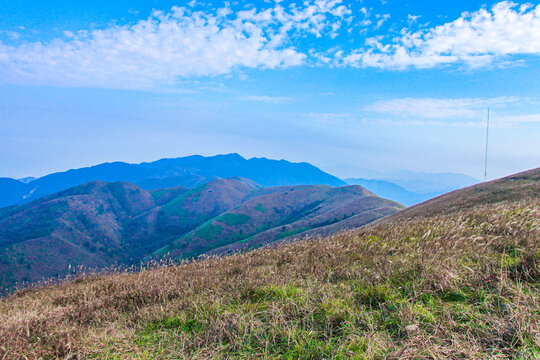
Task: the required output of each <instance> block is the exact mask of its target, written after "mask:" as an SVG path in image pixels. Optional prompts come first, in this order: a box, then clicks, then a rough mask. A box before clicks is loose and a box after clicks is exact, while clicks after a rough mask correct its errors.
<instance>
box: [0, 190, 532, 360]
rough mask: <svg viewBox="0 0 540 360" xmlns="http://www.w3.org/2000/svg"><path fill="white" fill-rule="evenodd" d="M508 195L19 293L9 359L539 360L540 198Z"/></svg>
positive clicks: (0, 304)
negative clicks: (308, 238)
mask: <svg viewBox="0 0 540 360" xmlns="http://www.w3.org/2000/svg"><path fill="white" fill-rule="evenodd" d="M508 181H510V180H508ZM508 181H503V182H500V183H499V184H496V186H499V187H500V186H503V187H505V186H506V185H508ZM524 186H526V184H525V183H524ZM492 190H495V188H492ZM473 193H474V192H473ZM462 194H468V193H467V192H465V193H462ZM497 194H498V193H496V194H495V195H494V196H495V197H491V198H489V197H488V198H487V199H486V198H482V199H480V198H479V199H470V200H469V201H465V200H464V201H465V202H466V203H467V204H468V205H467V206H464V207H463V208H459V207H452V208H451V209H441V211H439V212H434V211H431V210H430V211H429V212H423V213H420V214H417V215H414V216H406V217H398V216H396V217H395V218H393V219H390V220H388V221H384V222H380V223H378V224H375V225H372V226H369V227H365V228H362V229H358V230H355V231H349V232H345V233H341V234H339V235H334V236H332V237H328V238H321V239H313V240H311V241H303V242H294V243H291V244H287V245H283V246H280V247H277V248H264V249H259V250H256V251H253V252H250V253H246V254H241V255H235V256H230V257H226V258H216V259H208V260H205V261H201V262H197V263H189V264H182V265H179V266H174V267H158V268H156V269H145V270H142V271H140V272H135V273H116V274H110V275H107V276H90V275H88V276H84V277H80V278H78V279H75V280H74V281H71V282H67V283H64V284H61V285H56V286H47V287H41V288H34V289H28V290H24V291H20V292H18V293H17V294H15V295H13V296H10V297H8V298H5V299H3V300H1V301H0V344H2V345H0V358H1V357H2V356H3V357H5V358H24V357H26V358H39V357H44V358H56V357H61V358H64V357H68V356H70V355H71V356H73V357H72V358H109V359H120V358H122V359H124V358H135V359H181V358H198V359H200V358H253V359H256V358H271V359H298V358H304V359H322V358H335V359H344V358H358V359H388V358H394V359H397V358H400V359H420V358H423V359H443V358H444V359H446V358H452V359H465V358H474V359H486V358H491V359H536V358H539V357H540V312H539V310H538V309H539V308H540V259H539V254H538V249H539V248H540V221H539V219H540V198H539V195H540V194H539V193H538V192H529V191H524V192H520V194H521V195H519V196H517V195H515V194H516V193H515V192H507V193H506V194H507V197H506V198H505V197H504V196H502V195H501V196H499V195H497ZM454 195H456V194H454ZM435 203H436V202H434V203H433V204H435ZM473 203H474V205H473ZM260 209H261V210H262V207H261V208H260ZM430 209H433V208H430ZM224 221H227V220H224ZM229 221H230V222H232V223H238V222H242V221H241V219H239V218H231V219H229Z"/></svg>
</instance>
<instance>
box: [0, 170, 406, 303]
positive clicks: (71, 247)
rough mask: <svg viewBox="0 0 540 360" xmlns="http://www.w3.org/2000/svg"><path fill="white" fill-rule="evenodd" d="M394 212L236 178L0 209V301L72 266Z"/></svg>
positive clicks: (373, 202) (250, 241)
mask: <svg viewBox="0 0 540 360" xmlns="http://www.w3.org/2000/svg"><path fill="white" fill-rule="evenodd" d="M399 209H401V206H400V205H399V204H396V203H394V202H391V201H388V200H384V199H381V198H378V197H376V196H374V195H373V194H371V193H369V192H368V191H366V190H365V189H363V188H361V187H359V186H348V187H342V188H332V187H330V186H323V185H307V186H287V187H276V188H269V189H261V188H260V186H258V185H257V184H255V183H254V182H252V181H250V180H247V179H241V178H230V179H219V180H215V181H212V182H209V183H207V184H204V185H201V186H199V187H196V188H194V189H191V190H188V189H185V188H181V187H177V188H171V189H161V190H143V189H141V188H140V187H138V186H136V185H134V184H131V183H105V182H92V183H87V184H84V185H80V186H77V187H74V188H71V189H68V190H64V191H61V192H59V193H56V194H53V195H49V196H46V197H44V198H41V199H39V200H36V201H34V202H31V203H29V204H24V205H18V206H13V207H8V208H4V209H0V293H1V292H2V291H6V290H7V289H9V288H10V287H13V286H14V285H15V284H16V283H20V282H37V281H40V280H43V279H47V278H51V277H63V276H66V275H68V274H73V273H74V272H76V271H79V269H80V267H84V268H105V267H111V266H114V267H117V266H131V265H133V264H138V263H140V262H141V261H147V260H151V259H157V260H160V259H161V258H162V257H164V256H167V257H168V258H174V259H182V258H192V257H197V256H199V255H201V254H204V253H206V252H208V251H214V252H218V253H224V252H229V251H236V250H240V249H247V248H252V247H255V246H260V245H264V244H267V243H269V242H272V241H276V240H281V239H283V238H285V237H287V236H291V235H297V234H299V233H301V232H302V231H306V230H316V229H318V228H320V227H322V226H325V225H328V224H331V223H337V222H342V221H344V220H347V219H349V218H351V217H354V216H356V215H359V214H363V217H361V218H354V219H355V224H356V225H357V226H360V225H364V224H366V223H368V222H370V221H373V220H376V219H378V218H380V217H381V216H384V215H388V214H391V213H393V212H395V211H397V210H399Z"/></svg>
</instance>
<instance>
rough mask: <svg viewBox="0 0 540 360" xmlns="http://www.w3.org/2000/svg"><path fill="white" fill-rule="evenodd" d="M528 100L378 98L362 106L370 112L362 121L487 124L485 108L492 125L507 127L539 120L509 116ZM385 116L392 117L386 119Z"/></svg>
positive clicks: (532, 116) (539, 119)
mask: <svg viewBox="0 0 540 360" xmlns="http://www.w3.org/2000/svg"><path fill="white" fill-rule="evenodd" d="M528 102H529V100H527V99H520V98H517V97H497V98H491V99H476V98H461V99H430V98H401V99H391V100H383V101H377V102H375V103H373V104H371V105H368V106H365V107H364V108H363V110H364V111H366V112H367V113H374V114H378V116H383V118H380V117H379V118H373V117H370V116H369V115H368V116H367V117H366V118H364V120H363V121H365V122H369V123H377V124H382V125H438V126H452V127H485V126H486V123H485V121H486V111H487V108H488V107H489V108H490V110H491V116H490V124H491V126H493V127H498V128H507V127H513V126H516V125H523V124H527V123H529V124H532V123H540V114H535V113H533V114H521V115H510V114H511V113H514V114H515V113H516V112H518V113H519V112H521V111H522V110H523V109H524V107H523V105H526V104H527V103H528ZM385 116H387V117H389V118H384V117H385Z"/></svg>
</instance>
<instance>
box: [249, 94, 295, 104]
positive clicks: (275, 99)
mask: <svg viewBox="0 0 540 360" xmlns="http://www.w3.org/2000/svg"><path fill="white" fill-rule="evenodd" d="M242 100H247V101H260V102H265V103H269V104H281V103H285V102H290V101H292V99H291V98H288V97H281V96H266V95H248V96H244V97H243V98H242Z"/></svg>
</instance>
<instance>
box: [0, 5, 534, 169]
mask: <svg viewBox="0 0 540 360" xmlns="http://www.w3.org/2000/svg"><path fill="white" fill-rule="evenodd" d="M539 84H540V4H539V3H538V2H517V1H516V2H509V1H483V2H482V1H480V2H479V1H474V0H467V1H463V0H454V1H447V0H441V1H432V0H431V1H424V0H419V1H403V0H400V1H398V0H371V1H370V0H361V1H360V0H359V1H346V2H345V1H338V0H306V1H299V2H294V1H272V0H267V1H262V0H261V1H252V2H247V1H241V2H235V1H230V2H221V1H219V2H218V1H209V2H196V1H168V0H167V1H165V0H164V1H161V0H146V1H141V0H132V1H127V0H118V1H104V0H94V1H85V2H82V1H72V0H70V1H65V0H51V1H47V2H45V1H37V0H25V1H22V0H9V1H8V0H0V177H13V178H21V177H26V176H42V175H45V174H47V173H51V172H55V171H64V170H67V169H70V168H78V167H83V166H90V165H94V164H98V163H102V162H107V161H126V162H133V163H138V162H142V161H153V160H157V159H160V158H164V157H180V156H186V155H192V154H201V155H214V154H223V153H233V152H235V153H239V154H241V155H243V156H244V157H247V158H250V157H263V156H264V157H268V158H274V159H286V160H289V161H297V162H300V161H307V162H310V163H312V164H314V165H316V166H318V167H320V168H321V169H323V170H325V171H328V172H330V173H332V174H334V175H337V176H340V177H342V178H346V177H378V176H383V175H384V174H389V173H392V172H396V171H398V170H410V171H418V172H456V173H463V174H467V175H469V176H473V177H475V178H478V179H481V178H482V177H483V174H484V155H485V146H486V144H485V138H486V120H487V109H488V108H489V109H490V130H489V152H488V174H487V175H488V179H493V178H497V177H501V176H504V175H508V174H511V173H515V172H518V171H522V170H527V169H531V168H535V167H538V166H540V141H539V139H540V85H539Z"/></svg>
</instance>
